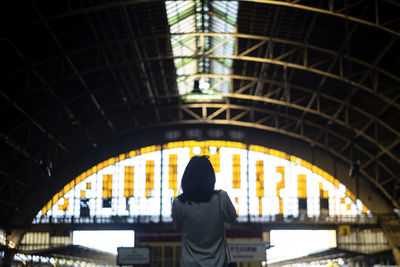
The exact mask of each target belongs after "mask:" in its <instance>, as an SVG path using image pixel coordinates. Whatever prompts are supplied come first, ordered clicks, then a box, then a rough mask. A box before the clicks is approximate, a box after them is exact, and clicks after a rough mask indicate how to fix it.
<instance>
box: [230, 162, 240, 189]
mask: <svg viewBox="0 0 400 267" xmlns="http://www.w3.org/2000/svg"><path fill="white" fill-rule="evenodd" d="M232 183H233V184H232V187H233V188H240V155H236V154H235V155H233V156H232Z"/></svg>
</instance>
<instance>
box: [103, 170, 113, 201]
mask: <svg viewBox="0 0 400 267" xmlns="http://www.w3.org/2000/svg"><path fill="white" fill-rule="evenodd" d="M112 180H113V176H112V175H111V174H104V175H103V195H102V196H103V198H111V197H112Z"/></svg>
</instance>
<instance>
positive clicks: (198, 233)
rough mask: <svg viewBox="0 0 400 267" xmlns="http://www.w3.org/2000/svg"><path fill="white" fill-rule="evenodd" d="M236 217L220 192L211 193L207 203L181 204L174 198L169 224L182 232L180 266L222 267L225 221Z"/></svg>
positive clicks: (230, 204)
mask: <svg viewBox="0 0 400 267" xmlns="http://www.w3.org/2000/svg"><path fill="white" fill-rule="evenodd" d="M217 194H218V195H219V199H220V201H221V202H220V203H219V200H218V195H217ZM221 208H222V211H223V216H222V214H221ZM222 217H223V219H222ZM236 218H237V214H236V210H235V208H234V207H233V204H232V202H231V200H230V198H229V196H228V194H227V193H226V192H225V191H223V190H221V191H219V192H218V193H214V194H213V195H212V196H211V199H210V201H208V202H197V203H196V202H192V201H186V202H185V203H183V202H182V201H180V200H179V199H178V198H175V199H174V201H173V203H172V223H173V224H174V226H175V228H176V229H177V230H178V231H180V232H181V233H182V253H181V267H182V266H183V267H196V266H201V267H208V266H209V267H220V266H224V264H225V241H224V236H225V235H224V222H226V223H232V222H234V221H235V220H236Z"/></svg>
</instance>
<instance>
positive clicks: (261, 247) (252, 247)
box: [228, 242, 267, 262]
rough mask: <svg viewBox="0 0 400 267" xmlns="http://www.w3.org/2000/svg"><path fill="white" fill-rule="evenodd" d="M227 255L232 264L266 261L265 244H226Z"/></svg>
mask: <svg viewBox="0 0 400 267" xmlns="http://www.w3.org/2000/svg"><path fill="white" fill-rule="evenodd" d="M228 248H229V254H230V256H231V261H233V262H262V261H266V257H267V253H266V250H267V246H266V243H265V242H228Z"/></svg>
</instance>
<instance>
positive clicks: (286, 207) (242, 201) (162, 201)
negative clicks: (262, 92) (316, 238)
mask: <svg viewBox="0 0 400 267" xmlns="http://www.w3.org/2000/svg"><path fill="white" fill-rule="evenodd" d="M163 147H164V149H162V150H161V147H160V146H153V147H152V148H151V149H149V147H146V148H143V149H140V150H138V151H136V152H135V151H132V152H134V153H131V152H129V153H126V154H122V155H123V156H122V157H121V155H120V157H117V158H113V160H111V159H110V160H107V161H105V162H108V165H107V166H104V165H101V164H103V163H99V164H98V165H96V166H94V167H93V168H92V169H93V170H95V171H94V172H89V171H87V172H85V173H87V174H88V175H87V176H86V177H84V178H80V177H81V176H78V177H77V178H76V179H74V181H75V180H77V179H78V180H77V181H79V182H77V183H76V184H75V185H74V186H72V187H71V186H70V185H69V184H68V185H66V187H65V188H67V189H65V188H64V190H62V192H63V193H62V194H56V195H55V196H54V197H53V198H52V200H51V201H50V202H49V203H50V204H48V205H50V208H49V209H48V210H46V209H45V208H44V209H43V210H42V211H41V212H39V213H38V215H37V216H36V219H35V221H34V222H40V221H41V220H42V219H43V218H49V217H52V218H53V219H57V218H64V219H65V218H72V217H74V218H93V217H97V218H110V217H111V216H122V217H123V216H129V218H132V220H137V219H140V218H141V217H142V218H148V219H149V220H151V221H153V222H158V221H159V218H160V217H162V218H163V219H164V221H170V220H171V218H170V212H171V201H172V199H173V198H174V197H175V196H176V195H177V194H179V193H181V191H180V182H181V178H182V175H183V172H184V170H185V168H186V165H187V163H188V161H189V159H190V157H192V156H193V155H197V154H203V155H209V156H210V160H211V161H212V164H213V166H214V168H215V170H216V185H215V187H216V189H224V190H226V191H227V192H228V194H229V196H230V198H231V199H232V201H233V202H234V205H235V207H236V209H237V212H238V214H239V216H240V217H239V221H247V219H248V218H250V222H258V221H271V220H273V219H272V218H275V217H276V216H282V217H285V218H290V217H291V218H303V219H304V218H324V217H326V218H330V217H331V218H333V217H343V218H347V217H352V216H353V217H355V216H362V215H368V214H370V211H369V210H368V209H367V208H366V207H365V206H364V205H363V204H362V202H361V201H360V200H358V199H357V200H356V199H355V198H354V195H352V194H351V193H350V192H349V191H348V190H347V188H346V187H345V186H344V185H343V184H341V183H339V181H338V180H337V179H335V178H333V177H332V176H330V175H329V174H328V173H326V172H324V171H323V170H321V169H319V168H318V167H316V166H314V165H312V164H310V163H308V162H306V161H303V160H301V159H299V158H296V157H294V156H290V155H287V154H285V153H284V152H280V151H276V150H273V149H268V148H265V147H259V146H250V147H249V149H247V146H246V145H244V144H242V143H237V142H228V141H203V142H196V141H183V142H173V143H168V144H165V145H164V146H163ZM170 160H172V161H173V162H172V164H173V166H172V167H173V168H172V169H171V166H170ZM149 163H151V164H150V165H151V166H150V165H149ZM100 165H101V166H100ZM149 166H150V167H151V168H150V167H149ZM92 169H91V170H92ZM127 170H129V171H131V172H132V171H133V170H134V174H133V173H132V174H131V175H130V176H127ZM149 174H151V175H150V176H151V177H150V176H149ZM170 175H172V176H171V177H169V176H170ZM111 176H112V179H111ZM149 177H150V178H151V179H150V178H149ZM170 178H171V179H172V180H170ZM127 179H128V180H127ZM105 181H108V182H109V184H108V186H107V190H110V195H108V193H107V194H106V195H104V188H105V187H104V182H105ZM129 183H132V185H129ZM149 183H150V184H149ZM88 184H90V186H89V187H88ZM127 187H128V188H130V190H132V191H133V192H129V194H127V193H126V188H127ZM161 188H162V190H161ZM260 190H261V191H260ZM82 192H84V194H82ZM300 192H301V193H300ZM248 193H249V194H248ZM303 200H305V201H303ZM354 200H355V201H354ZM66 203H68V205H66ZM325 204H326V205H325ZM48 205H46V206H48ZM60 207H62V208H61V209H60ZM44 211H45V212H44ZM55 221H56V220H55Z"/></svg>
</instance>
